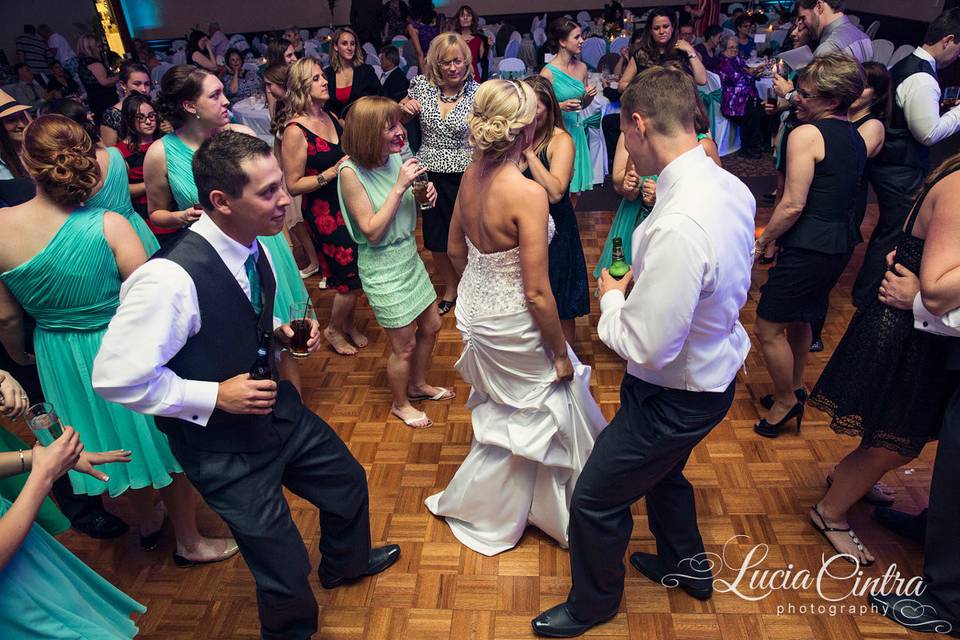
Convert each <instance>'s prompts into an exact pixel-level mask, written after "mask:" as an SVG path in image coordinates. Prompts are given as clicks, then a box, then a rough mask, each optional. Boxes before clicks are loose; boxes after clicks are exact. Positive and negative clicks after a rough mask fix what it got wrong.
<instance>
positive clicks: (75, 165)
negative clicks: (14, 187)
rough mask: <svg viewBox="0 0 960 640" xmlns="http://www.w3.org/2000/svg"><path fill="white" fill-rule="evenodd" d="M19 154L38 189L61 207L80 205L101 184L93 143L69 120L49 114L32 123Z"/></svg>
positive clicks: (25, 134) (24, 135) (25, 133)
mask: <svg viewBox="0 0 960 640" xmlns="http://www.w3.org/2000/svg"><path fill="white" fill-rule="evenodd" d="M20 154H21V157H22V158H23V166H24V167H25V168H26V170H27V173H29V174H30V177H31V178H33V180H34V182H36V183H37V188H39V189H41V190H42V191H43V192H44V193H45V194H47V196H49V197H50V199H51V200H53V201H54V202H56V203H58V204H62V205H70V206H73V205H78V204H80V203H81V202H84V201H86V200H87V199H89V198H90V196H91V194H92V193H93V190H94V189H95V188H96V187H97V185H98V184H100V165H99V164H97V156H96V154H95V151H94V146H93V141H92V140H91V139H90V136H88V135H87V132H86V131H84V129H83V127H81V126H80V125H79V124H77V123H76V122H74V121H73V120H71V119H70V118H67V117H66V116H61V115H58V114H49V115H44V116H40V117H39V118H37V119H36V120H34V121H33V122H31V123H30V125H29V126H27V130H26V131H24V134H23V149H22V150H21V152H20Z"/></svg>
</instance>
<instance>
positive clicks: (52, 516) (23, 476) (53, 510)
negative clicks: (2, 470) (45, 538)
mask: <svg viewBox="0 0 960 640" xmlns="http://www.w3.org/2000/svg"><path fill="white" fill-rule="evenodd" d="M31 447H32V444H27V443H26V442H24V441H23V440H21V439H20V438H18V437H17V436H16V435H15V434H13V433H10V432H9V431H7V430H6V429H4V428H3V427H0V451H3V452H8V451H29V450H30V448H31ZM29 475H30V474H29V473H19V474H17V475H15V476H7V477H6V478H0V498H6V499H7V500H9V501H10V502H13V501H14V500H16V499H17V496H19V495H20V492H21V491H23V485H25V484H26V483H27V477H28V476H29ZM36 523H37V524H39V525H40V526H41V527H43V529H44V530H45V531H46V532H47V533H49V534H50V535H53V536H55V535H58V534H61V533H63V532H64V531H66V530H67V529H69V528H70V521H69V520H67V516H65V515H63V513H62V512H61V511H60V509H59V508H57V505H56V504H54V502H53V500H51V499H50V498H44V499H43V503H42V504H41V505H40V511H38V512H37V517H36Z"/></svg>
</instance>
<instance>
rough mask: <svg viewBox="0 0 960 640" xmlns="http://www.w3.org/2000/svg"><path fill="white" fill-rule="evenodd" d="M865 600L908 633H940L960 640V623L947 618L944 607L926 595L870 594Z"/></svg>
mask: <svg viewBox="0 0 960 640" xmlns="http://www.w3.org/2000/svg"><path fill="white" fill-rule="evenodd" d="M867 600H869V602H870V604H872V605H873V606H874V607H876V610H877V612H878V613H879V614H880V615H882V616H884V617H886V618H889V619H890V620H893V621H894V622H896V623H897V624H899V625H902V626H903V627H906V628H907V629H909V630H910V631H919V632H920V633H942V634H943V635H947V636H950V637H951V638H960V621H957V620H950V619H949V618H947V617H946V616H945V615H944V613H946V612H945V611H944V606H943V605H941V604H940V603H938V602H937V601H936V600H934V599H933V598H931V597H930V596H929V595H927V594H926V593H924V594H921V595H918V596H898V595H897V594H895V593H894V594H891V595H888V596H886V595H882V594H876V595H874V594H872V593H871V594H869V595H868V596H867Z"/></svg>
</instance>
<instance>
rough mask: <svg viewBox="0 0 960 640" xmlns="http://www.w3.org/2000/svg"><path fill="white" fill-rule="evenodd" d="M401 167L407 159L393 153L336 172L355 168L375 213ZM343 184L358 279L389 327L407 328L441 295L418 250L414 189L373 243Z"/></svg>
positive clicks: (381, 320)
mask: <svg viewBox="0 0 960 640" xmlns="http://www.w3.org/2000/svg"><path fill="white" fill-rule="evenodd" d="M401 165H403V158H401V157H400V154H399V153H395V154H393V155H391V156H390V158H389V159H388V160H387V163H386V164H385V165H383V166H382V167H378V168H376V169H364V168H363V167H361V166H359V165H358V164H356V163H354V162H353V160H347V161H346V162H344V163H343V164H341V165H340V168H339V169H338V170H337V177H338V178H339V176H340V172H341V171H343V170H344V168H346V167H349V168H351V169H353V171H354V172H355V173H356V174H357V177H358V178H359V179H360V184H362V185H363V188H364V190H365V191H366V192H367V197H368V198H370V206H372V207H373V210H374V211H377V210H379V209H380V207H382V206H383V203H384V202H385V201H386V199H387V197H388V196H389V195H390V191H391V190H392V189H393V187H394V185H395V184H396V182H397V176H399V175H400V167H401ZM342 186H343V181H342V180H339V179H338V180H337V193H338V195H339V196H340V210H341V211H342V212H343V213H344V216H343V220H344V222H346V224H347V231H349V232H350V237H352V238H353V241H354V242H356V243H357V269H358V270H359V272H360V283H361V284H362V285H363V292H364V293H365V294H366V296H367V300H368V301H369V302H370V307H371V308H372V309H373V315H375V316H376V317H377V322H379V323H380V326H381V327H383V328H385V329H398V328H400V327H405V326H407V325H408V324H410V323H411V322H413V321H414V320H416V319H417V317H418V316H419V315H420V314H421V313H423V311H424V310H425V309H426V308H427V307H429V306H430V305H431V304H433V302H434V301H435V300H436V299H437V292H436V290H435V289H434V288H433V284H432V283H431V282H430V276H429V275H427V268H426V267H425V266H424V265H423V260H421V259H420V254H419V253H418V252H417V242H416V239H415V231H416V228H417V204H416V200H414V197H413V190H412V189H407V191H406V193H404V194H403V198H402V199H401V200H400V205H399V207H398V208H397V213H396V214H395V215H394V217H393V222H391V223H390V227H389V228H388V229H387V231H386V233H384V234H383V238H381V239H380V242H378V243H377V244H371V243H370V241H369V240H368V239H367V237H366V236H365V235H363V233H362V232H361V231H360V228H359V227H358V226H357V223H356V220H354V218H353V216H352V215H351V213H350V209H349V208H348V207H347V204H346V203H345V202H344V201H343V191H342Z"/></svg>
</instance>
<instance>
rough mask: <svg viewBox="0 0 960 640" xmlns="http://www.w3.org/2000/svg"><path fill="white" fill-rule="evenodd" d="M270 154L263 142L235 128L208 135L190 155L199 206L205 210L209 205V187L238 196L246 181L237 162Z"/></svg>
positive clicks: (210, 206) (244, 174) (209, 207)
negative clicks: (191, 155)
mask: <svg viewBox="0 0 960 640" xmlns="http://www.w3.org/2000/svg"><path fill="white" fill-rule="evenodd" d="M272 154H273V151H271V149H270V145H268V144H267V143H266V142H264V141H263V140H261V139H260V138H257V137H255V136H251V135H247V134H245V133H240V132H239V131H229V130H228V131H221V132H219V133H216V134H214V135H213V136H211V137H210V138H208V139H207V140H206V141H205V142H204V143H203V144H202V145H200V148H199V149H197V152H196V153H195V154H194V155H193V180H194V182H195V183H196V185H197V195H198V197H199V199H200V206H202V207H203V208H204V209H205V210H207V211H209V210H210V209H212V208H213V205H212V204H211V203H210V192H211V191H223V192H224V193H226V194H227V195H230V196H232V197H234V198H236V197H239V196H240V195H241V194H242V193H243V188H244V187H245V186H246V185H247V183H248V182H250V177H249V176H248V175H247V174H246V172H245V171H244V170H243V167H241V166H240V165H241V164H242V163H243V161H244V160H249V159H250V158H262V157H264V156H269V155H272Z"/></svg>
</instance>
